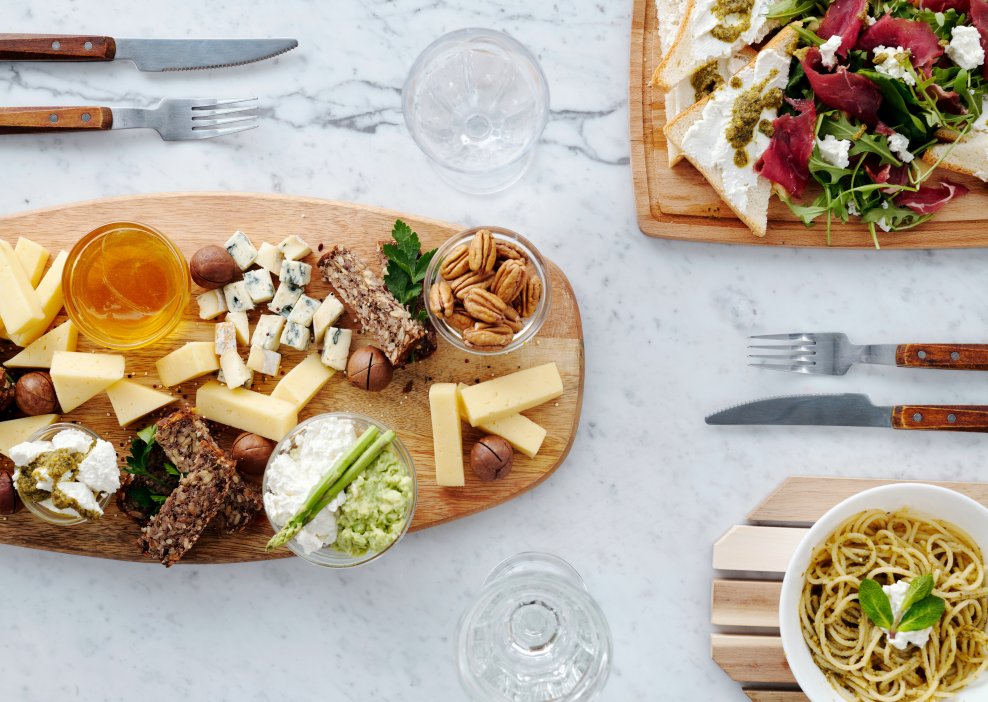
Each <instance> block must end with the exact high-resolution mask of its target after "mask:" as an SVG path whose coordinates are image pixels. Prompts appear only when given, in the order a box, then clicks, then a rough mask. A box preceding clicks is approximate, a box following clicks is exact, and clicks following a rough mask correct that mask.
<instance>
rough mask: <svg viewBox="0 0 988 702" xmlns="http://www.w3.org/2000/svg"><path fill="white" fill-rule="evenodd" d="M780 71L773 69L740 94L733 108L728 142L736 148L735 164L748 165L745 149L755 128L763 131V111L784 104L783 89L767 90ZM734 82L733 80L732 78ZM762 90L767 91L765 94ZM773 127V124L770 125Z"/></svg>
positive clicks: (739, 165)
mask: <svg viewBox="0 0 988 702" xmlns="http://www.w3.org/2000/svg"><path fill="white" fill-rule="evenodd" d="M776 75H778V71H776V70H773V71H772V72H771V73H769V74H768V75H767V76H766V77H765V78H763V79H762V80H760V81H758V82H757V83H755V84H754V85H752V86H751V87H750V88H748V89H747V90H745V91H744V92H743V93H741V94H740V95H738V97H737V99H736V100H735V101H734V107H733V108H732V109H731V122H730V124H728V125H727V132H726V134H725V136H726V137H727V143H728V144H730V145H731V146H732V147H733V148H734V165H736V166H737V167H738V168H744V167H745V166H747V165H748V153H747V151H746V150H745V149H746V147H747V146H748V144H750V143H751V140H752V139H754V137H755V129H759V130H761V131H762V133H765V132H764V130H762V127H761V123H762V122H767V120H763V119H762V112H763V111H764V110H767V109H772V108H775V109H778V107H779V106H780V105H781V104H782V90H780V89H779V88H772V89H771V90H767V91H766V90H765V86H766V85H768V84H769V83H770V82H771V81H772V80H773V79H774V78H775V76H776ZM732 84H733V80H732ZM762 91H765V92H764V94H763V92H762ZM768 126H769V127H770V128H771V125H770V124H769V125H768Z"/></svg>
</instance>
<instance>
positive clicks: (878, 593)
mask: <svg viewBox="0 0 988 702" xmlns="http://www.w3.org/2000/svg"><path fill="white" fill-rule="evenodd" d="M858 603H859V604H860V605H861V611H863V612H864V613H865V614H867V615H868V619H870V620H871V621H873V622H874V623H875V625H876V626H880V627H881V628H883V629H891V628H892V623H893V621H892V603H891V602H889V598H888V595H886V594H885V591H884V590H882V586H881V585H879V584H878V582H877V581H875V580H872V579H871V578H867V579H865V580H862V581H861V585H860V586H859V587H858Z"/></svg>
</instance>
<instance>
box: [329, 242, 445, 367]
mask: <svg viewBox="0 0 988 702" xmlns="http://www.w3.org/2000/svg"><path fill="white" fill-rule="evenodd" d="M319 269H320V270H321V271H322V274H323V278H324V279H325V280H326V282H327V283H329V284H330V285H332V286H333V288H334V289H335V290H336V293H337V295H338V296H339V298H340V300H341V301H342V302H343V304H344V305H346V306H347V308H348V309H349V310H350V311H351V312H352V313H353V314H354V315H356V317H357V321H358V322H360V327H361V331H362V332H363V333H365V334H369V335H371V336H373V337H374V339H375V341H376V342H377V344H378V345H379V346H380V347H381V350H382V351H383V352H384V355H386V356H387V357H388V360H389V361H391V364H392V365H394V366H395V367H400V366H404V365H406V364H407V363H408V362H409V359H410V357H411V356H412V355H413V354H414V355H415V358H416V359H422V358H424V357H426V356H428V355H430V354H431V353H432V352H433V351H435V350H436V338H435V334H436V332H435V330H433V329H427V328H426V326H425V325H424V324H422V323H421V322H419V321H418V320H416V319H413V318H412V315H411V313H409V311H408V310H407V309H406V308H405V307H404V305H402V304H401V303H399V302H398V301H397V300H396V299H395V297H394V295H392V294H391V292H390V291H389V290H388V288H387V286H386V285H385V284H384V281H383V280H382V279H381V278H380V277H379V276H378V275H377V274H375V273H374V272H373V271H372V270H370V268H368V267H367V266H365V265H364V263H363V262H362V261H361V260H360V259H359V258H358V257H357V256H356V255H355V254H354V253H353V252H352V251H350V250H349V249H345V248H342V247H340V246H334V247H333V248H332V249H331V250H330V251H329V252H327V253H326V254H324V255H323V257H322V258H321V259H319Z"/></svg>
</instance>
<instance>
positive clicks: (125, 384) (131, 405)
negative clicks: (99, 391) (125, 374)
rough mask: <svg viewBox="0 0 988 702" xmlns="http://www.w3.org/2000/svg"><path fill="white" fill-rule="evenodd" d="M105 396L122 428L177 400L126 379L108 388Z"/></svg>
mask: <svg viewBox="0 0 988 702" xmlns="http://www.w3.org/2000/svg"><path fill="white" fill-rule="evenodd" d="M106 394H107V396H108V397H109V398H110V404H111V405H113V411H114V413H115V414H116V415H117V421H118V422H120V426H122V427H125V426H127V425H128V424H130V423H131V422H134V421H136V420H138V419H140V418H141V417H143V416H144V415H147V414H151V412H154V411H155V410H156V409H161V408H162V407H164V406H165V405H169V404H171V403H172V402H175V400H177V399H178V398H177V397H173V396H171V395H169V394H168V393H166V392H161V391H159V390H154V389H153V388H149V387H147V386H146V385H141V384H140V383H135V382H134V381H133V380H127V379H126V378H125V379H123V380H118V381H117V382H115V383H114V384H113V385H111V386H110V387H108V388H107V389H106Z"/></svg>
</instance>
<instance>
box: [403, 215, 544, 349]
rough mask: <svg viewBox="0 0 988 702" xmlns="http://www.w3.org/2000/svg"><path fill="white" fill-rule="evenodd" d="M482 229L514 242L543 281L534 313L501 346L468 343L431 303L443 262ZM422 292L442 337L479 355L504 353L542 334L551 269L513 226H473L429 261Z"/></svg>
mask: <svg viewBox="0 0 988 702" xmlns="http://www.w3.org/2000/svg"><path fill="white" fill-rule="evenodd" d="M482 229H486V230H487V231H489V232H490V233H491V234H492V235H493V237H494V241H495V242H499V241H500V242H504V243H507V244H511V245H513V246H514V247H515V248H517V249H519V250H520V251H521V252H522V253H523V254H524V255H525V257H526V258H527V259H528V272H529V274H530V275H531V274H534V275H537V276H538V277H539V278H540V279H541V281H542V297H541V298H540V299H539V303H538V306H537V307H536V309H535V312H534V313H533V314H532V315H531V316H528V317H523V318H522V320H521V321H522V324H523V326H522V328H521V331H519V332H517V333H516V334H515V336H514V339H512V340H511V342H510V343H509V344H507V345H506V346H502V347H488V346H473V345H471V344H468V343H467V342H466V341H465V340H464V339H463V334H462V333H461V332H460V330H459V329H456V328H455V327H453V326H452V325H450V323H449V322H448V321H447V320H446V318H445V317H440V316H439V315H437V314H436V313H435V312H433V311H432V307H431V306H430V305H429V292H430V290H431V289H432V286H433V285H436V284H438V282H439V280H440V278H441V275H440V272H439V270H440V268H441V267H442V264H443V261H444V260H446V258H448V257H449V256H450V254H451V253H453V251H454V250H455V249H456V248H457V247H459V246H469V244H470V241H471V240H472V239H473V236H474V234H476V233H477V232H479V231H480V230H482ZM422 295H423V302H424V304H425V309H426V311H427V312H428V314H429V321H430V322H432V326H434V327H435V328H436V331H438V332H439V334H440V336H442V337H443V339H445V340H446V341H448V342H449V343H450V344H452V345H453V346H455V347H456V348H457V349H459V350H460V351H465V352H467V353H471V354H476V355H478V356H500V355H502V354H506V353H511V352H512V351H514V350H516V349H520V348H521V347H522V346H524V345H525V344H527V343H528V342H529V341H531V340H532V339H533V338H534V337H535V335H536V334H538V333H539V330H540V329H541V328H542V325H543V324H545V320H546V318H547V317H548V316H549V309H550V308H551V307H552V283H551V281H550V280H549V269H548V266H547V265H546V262H545V259H543V258H542V254H540V253H539V250H538V249H536V248H535V245H534V244H532V242H530V241H529V240H528V239H526V238H525V237H523V236H522V235H521V234H518V233H517V232H513V231H511V230H510V229H505V228H504V227H491V226H485V227H473V228H472V229H467V230H466V231H464V232H460V233H459V234H457V235H456V236H454V237H452V238H450V239H449V240H448V241H447V242H446V243H445V244H443V245H442V246H440V247H439V249H438V250H437V251H436V255H435V256H433V257H432V261H431V262H430V263H429V268H428V269H427V270H426V273H425V282H424V287H423V290H422ZM457 304H458V305H459V304H460V301H459V300H457Z"/></svg>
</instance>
